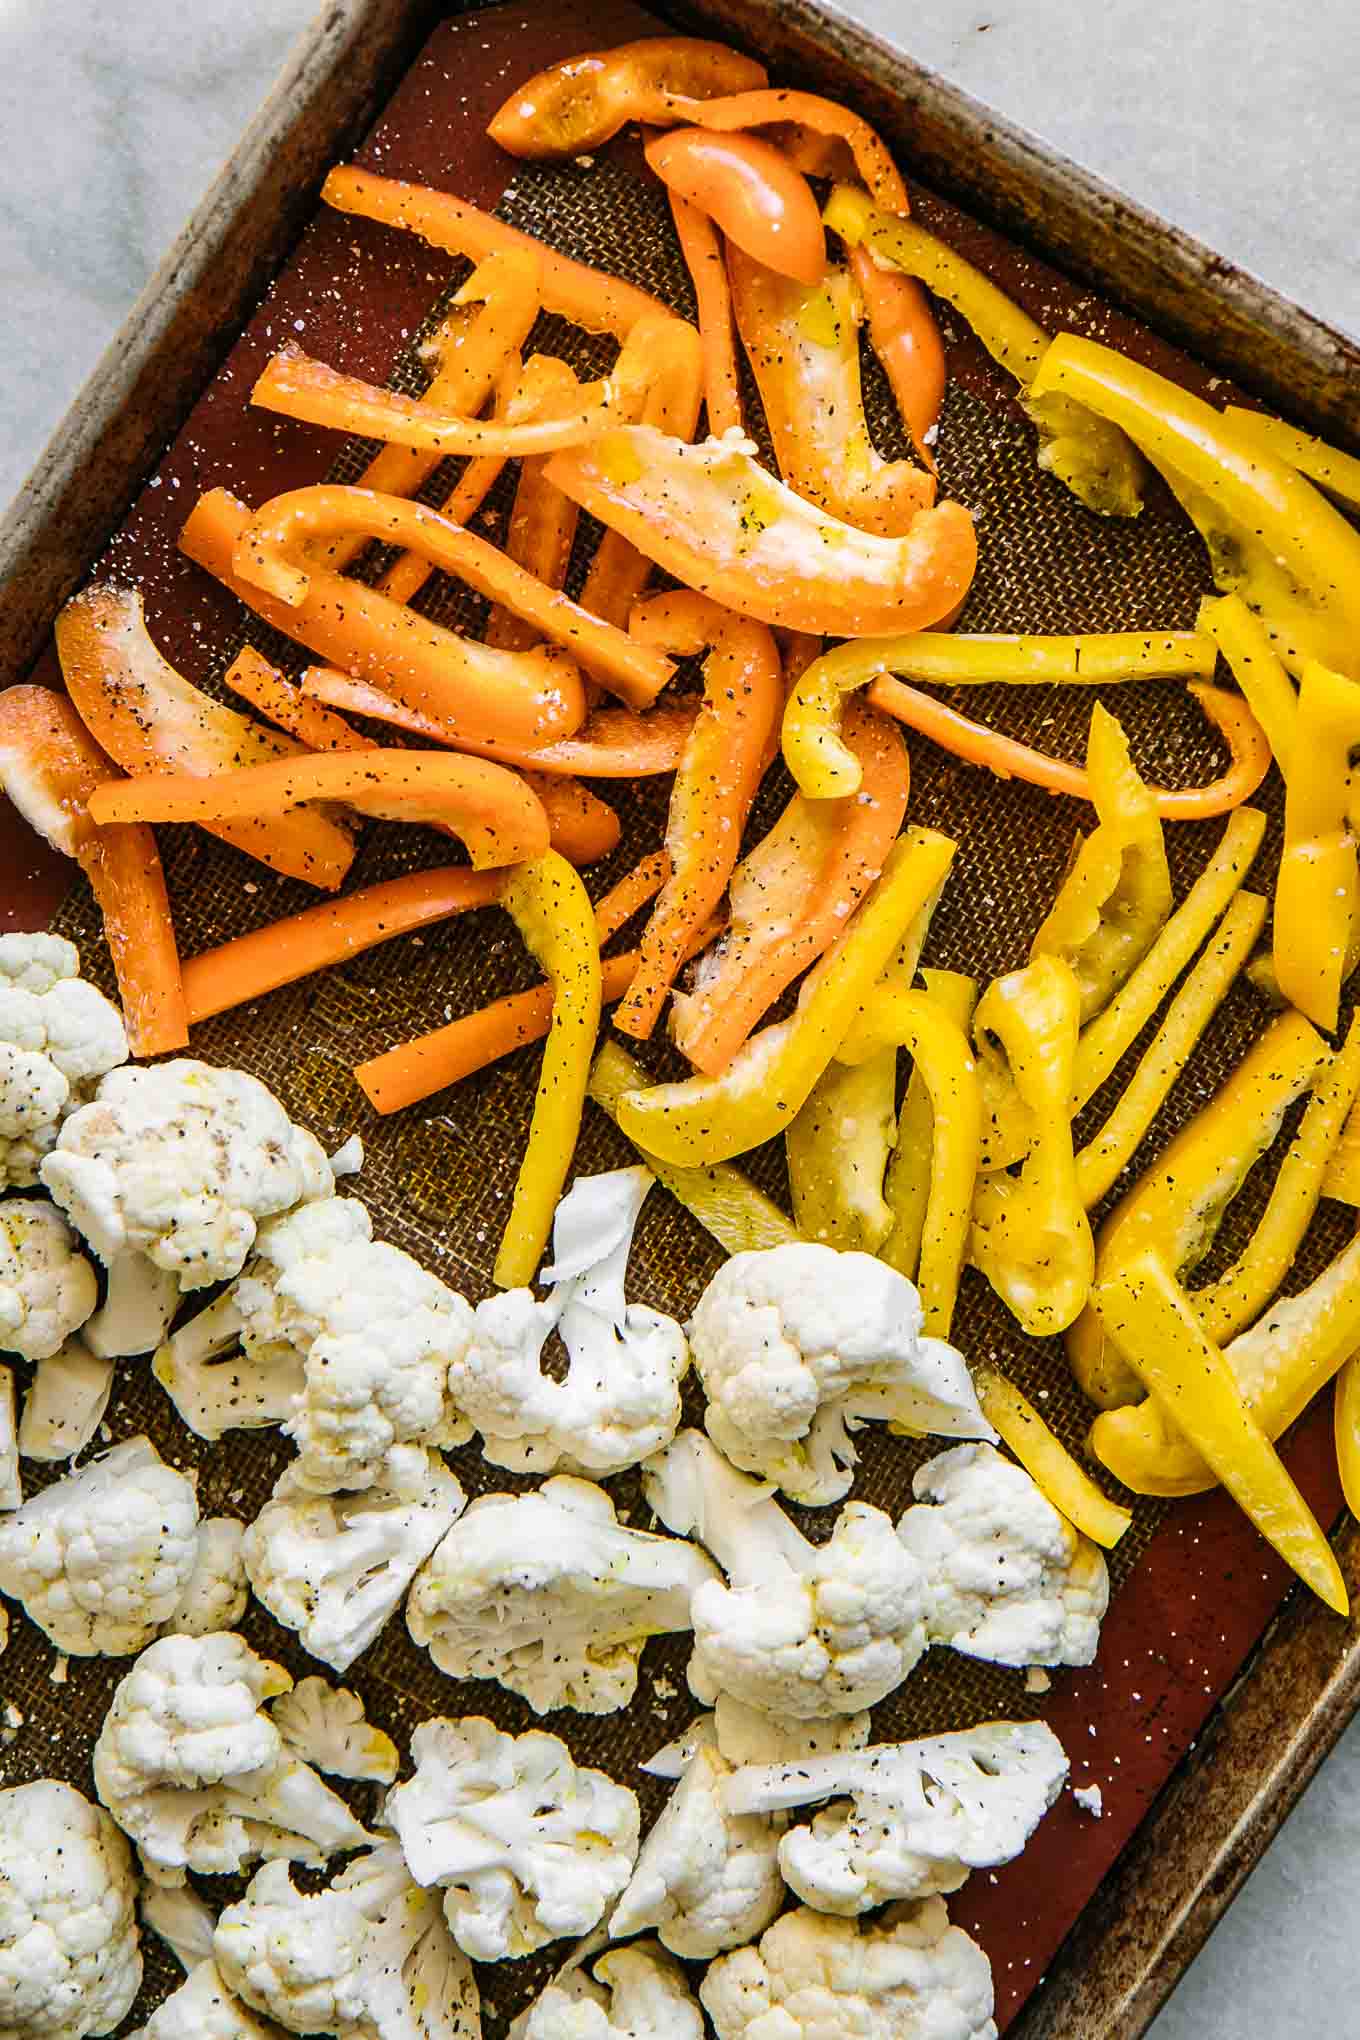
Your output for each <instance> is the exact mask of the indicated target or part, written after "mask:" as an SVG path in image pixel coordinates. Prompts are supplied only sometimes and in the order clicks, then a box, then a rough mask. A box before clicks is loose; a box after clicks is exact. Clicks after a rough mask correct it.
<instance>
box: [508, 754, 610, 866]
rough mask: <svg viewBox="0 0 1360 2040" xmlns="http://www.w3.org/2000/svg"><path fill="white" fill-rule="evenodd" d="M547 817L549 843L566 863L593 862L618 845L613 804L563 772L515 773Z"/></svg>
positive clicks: (525, 771) (606, 854)
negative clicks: (609, 803)
mask: <svg viewBox="0 0 1360 2040" xmlns="http://www.w3.org/2000/svg"><path fill="white" fill-rule="evenodd" d="M518 776H519V777H520V778H521V779H522V780H523V782H524V784H525V785H526V786H527V787H528V789H529V791H530V792H531V793H532V794H533V796H534V798H535V800H537V801H538V802H539V804H540V806H541V807H542V809H543V812H544V814H545V815H546V816H547V818H548V842H549V843H550V845H551V846H552V848H553V849H554V850H555V851H556V852H557V854H558V856H559V857H565V858H566V860H567V862H568V864H578V865H579V864H595V863H597V862H598V860H599V859H600V858H601V857H607V856H608V855H609V853H610V851H611V850H616V849H617V848H618V843H619V837H620V835H621V834H622V826H621V824H620V822H619V818H618V816H617V815H616V814H615V812H614V810H613V808H612V807H610V806H609V805H608V804H607V803H606V802H605V801H602V800H601V799H600V797H599V795H598V794H594V793H592V792H591V790H590V788H589V787H588V786H582V784H581V782H580V780H579V779H571V778H568V777H567V775H566V774H565V773H553V772H534V771H531V770H522V771H521V772H520V773H519V775H518Z"/></svg>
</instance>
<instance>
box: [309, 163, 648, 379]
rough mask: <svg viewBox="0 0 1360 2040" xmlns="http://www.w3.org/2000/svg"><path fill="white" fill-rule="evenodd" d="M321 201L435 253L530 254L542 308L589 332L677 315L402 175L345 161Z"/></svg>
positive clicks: (621, 330)
mask: <svg viewBox="0 0 1360 2040" xmlns="http://www.w3.org/2000/svg"><path fill="white" fill-rule="evenodd" d="M321 196H322V198H323V199H324V200H325V202H326V204H327V205H330V206H334V208H335V210H336V211H337V212H342V213H351V214H355V213H357V214H358V215H359V217H360V218H361V219H366V220H377V221H379V222H380V223H381V224H382V225H383V226H387V227H399V228H401V229H402V231H403V232H405V233H408V234H417V235H419V237H420V239H421V240H422V241H428V242H429V244H430V246H431V247H432V248H443V249H444V250H445V251H446V252H447V253H448V254H450V255H465V256H467V258H468V260H469V261H471V262H484V261H485V260H486V258H487V256H488V255H493V254H496V253H498V252H499V251H500V250H502V249H515V250H520V251H522V250H524V249H529V250H530V251H531V252H533V253H535V254H537V255H538V257H539V259H540V261H541V263H542V265H543V267H542V291H543V309H544V310H545V311H547V312H556V313H557V314H558V315H559V317H561V318H564V319H569V320H570V321H571V323H572V324H573V325H574V326H581V327H583V328H584V330H585V331H586V332H587V333H612V334H613V335H614V337H615V338H616V339H618V340H624V339H626V338H627V337H628V334H629V333H630V331H631V330H632V328H633V327H634V326H635V325H636V324H637V322H638V320H639V319H645V318H655V317H657V316H658V315H659V316H661V317H669V316H670V314H669V313H668V312H667V311H666V307H665V306H664V305H663V304H662V303H661V302H660V301H659V300H658V299H657V298H654V297H649V296H648V294H647V292H646V291H645V290H638V289H636V288H635V286H634V285H633V284H631V283H625V282H624V281H623V279H622V277H619V276H609V275H608V274H606V272H605V271H604V270H602V269H590V268H588V267H587V265H586V264H585V263H584V262H573V261H572V260H571V258H570V256H568V255H559V254H557V252H556V251H555V250H554V249H551V248H545V247H544V246H543V245H542V243H541V242H539V241H535V240H534V238H533V236H532V235H531V234H521V233H520V232H519V230H518V228H516V227H510V226H507V225H506V223H505V221H504V220H498V219H496V218H495V217H494V215H493V214H491V213H487V212H482V211H481V209H480V208H479V207H478V206H475V205H469V204H468V203H467V201H466V200H465V199H461V198H454V197H453V196H452V194H451V193H449V192H447V191H434V190H431V188H430V187H429V186H428V185H425V184H404V183H402V182H401V181H400V180H399V179H398V178H395V177H375V176H374V174H373V172H372V171H371V170H360V169H357V168H356V167H355V165H354V164H352V163H345V164H341V165H340V166H339V167H338V168H337V169H334V170H332V171H331V172H330V173H329V175H328V176H327V178H326V181H325V183H324V184H323V185H322V187H321Z"/></svg>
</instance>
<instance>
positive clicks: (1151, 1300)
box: [1091, 1248, 1349, 1615]
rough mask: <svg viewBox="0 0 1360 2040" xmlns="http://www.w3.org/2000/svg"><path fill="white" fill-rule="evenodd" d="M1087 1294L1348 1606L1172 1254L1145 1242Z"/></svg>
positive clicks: (1184, 1418)
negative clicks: (1170, 1263) (1167, 1258)
mask: <svg viewBox="0 0 1360 2040" xmlns="http://www.w3.org/2000/svg"><path fill="white" fill-rule="evenodd" d="M1091 1301H1092V1305H1093V1307H1094V1308H1095V1310H1096V1311H1097V1312H1098V1313H1099V1315H1100V1318H1101V1321H1102V1322H1103V1323H1104V1325H1105V1326H1106V1328H1107V1330H1108V1332H1109V1335H1110V1337H1111V1338H1112V1339H1115V1340H1117V1341H1118V1343H1119V1345H1120V1347H1121V1348H1122V1349H1123V1350H1124V1351H1125V1352H1126V1353H1127V1354H1128V1355H1129V1358H1130V1360H1131V1361H1132V1363H1133V1366H1134V1367H1135V1369H1136V1371H1137V1373H1138V1375H1139V1377H1140V1379H1141V1380H1142V1381H1143V1383H1144V1384H1145V1386H1146V1387H1147V1388H1148V1389H1149V1390H1150V1391H1152V1392H1153V1393H1155V1394H1156V1395H1158V1396H1159V1397H1160V1398H1161V1400H1162V1402H1163V1403H1164V1404H1165V1405H1166V1407H1167V1408H1168V1409H1169V1410H1170V1412H1171V1414H1172V1416H1173V1417H1174V1418H1175V1420H1176V1422H1177V1423H1178V1424H1179V1425H1180V1427H1181V1429H1182V1430H1183V1431H1184V1432H1185V1434H1186V1436H1187V1437H1188V1438H1189V1439H1190V1440H1191V1442H1192V1443H1193V1444H1194V1445H1195V1446H1196V1448H1197V1449H1198V1451H1199V1452H1200V1454H1201V1455H1202V1457H1203V1458H1204V1459H1205V1460H1206V1461H1207V1463H1208V1464H1209V1465H1210V1466H1211V1467H1212V1468H1213V1470H1214V1472H1215V1473H1216V1474H1217V1475H1218V1478H1219V1479H1220V1480H1221V1481H1222V1483H1223V1485H1224V1487H1226V1488H1227V1489H1228V1491H1229V1493H1230V1494H1231V1495H1232V1496H1233V1499H1234V1500H1235V1501H1236V1502H1237V1503H1238V1505H1239V1507H1240V1508H1242V1509H1243V1510H1244V1511H1245V1513H1246V1514H1247V1515H1248V1516H1249V1517H1250V1518H1251V1520H1252V1522H1253V1523H1255V1525H1256V1527H1257V1529H1258V1530H1259V1531H1260V1532H1261V1535H1262V1536H1263V1537H1265V1538H1266V1539H1267V1541H1268V1542H1269V1543H1271V1544H1273V1545H1274V1547H1275V1549H1276V1551H1278V1552H1279V1554H1280V1556H1281V1558H1282V1559H1284V1561H1285V1563H1286V1564H1287V1565H1289V1566H1292V1568H1293V1569H1294V1571H1295V1572H1296V1573H1297V1574H1298V1575H1299V1578H1300V1579H1301V1580H1303V1581H1304V1582H1305V1584H1306V1585H1308V1586H1310V1587H1311V1588H1312V1589H1313V1591H1314V1593H1315V1594H1317V1595H1318V1596H1319V1597H1320V1598H1321V1599H1322V1600H1323V1601H1325V1602H1326V1604H1327V1606H1328V1607H1329V1608H1334V1609H1335V1610H1336V1612H1337V1614H1339V1615H1344V1614H1346V1612H1347V1610H1348V1607H1349V1603H1348V1601H1347V1597H1346V1588H1345V1583H1344V1582H1343V1580H1342V1578H1341V1570H1340V1567H1339V1566H1338V1565H1337V1562H1336V1559H1335V1557H1334V1556H1333V1553H1332V1550H1331V1547H1330V1546H1329V1544H1328V1542H1327V1540H1326V1538H1325V1537H1324V1536H1323V1534H1322V1531H1321V1530H1320V1529H1319V1527H1318V1525H1317V1522H1316V1520H1315V1518H1314V1517H1313V1514H1312V1512H1311V1510H1310V1509H1309V1507H1308V1504H1307V1503H1306V1502H1305V1501H1304V1499H1303V1497H1302V1495H1301V1494H1300V1493H1299V1491H1298V1489H1297V1488H1296V1487H1295V1485H1294V1483H1293V1481H1292V1480H1291V1479H1290V1477H1289V1474H1288V1473H1287V1472H1286V1471H1285V1468H1284V1465H1283V1463H1282V1462H1281V1460H1280V1457H1279V1454H1278V1453H1277V1452H1276V1450H1275V1448H1274V1446H1273V1445H1272V1444H1271V1442H1270V1440H1269V1439H1268V1438H1267V1436H1266V1434H1265V1432H1264V1431H1263V1430H1262V1429H1261V1427H1260V1425H1259V1424H1258V1423H1257V1422H1256V1421H1255V1420H1254V1418H1253V1417H1252V1415H1251V1412H1250V1411H1249V1410H1248V1408H1247V1406H1246V1404H1245V1402H1244V1401H1243V1399H1242V1396H1241V1395H1240V1393H1239V1391H1238V1388H1237V1384H1236V1382H1235V1381H1234V1380H1233V1377H1232V1371H1231V1369H1230V1368H1229V1366H1228V1364H1227V1362H1226V1361H1225V1360H1224V1357H1223V1355H1222V1353H1221V1352H1220V1351H1219V1349H1218V1347H1217V1346H1216V1345H1215V1344H1214V1342H1213V1341H1212V1339H1210V1338H1209V1337H1208V1336H1207V1335H1206V1333H1205V1331H1204V1328H1203V1326H1202V1325H1201V1324H1200V1322H1199V1319H1198V1318H1197V1317H1196V1316H1195V1313H1194V1311H1193V1310H1192V1309H1191V1306H1190V1300H1189V1298H1188V1297H1187V1296H1186V1295H1185V1293H1184V1291H1183V1290H1181V1288H1180V1287H1179V1285H1178V1284H1177V1282H1176V1280H1175V1278H1174V1277H1173V1276H1172V1274H1171V1272H1170V1270H1169V1269H1168V1267H1167V1266H1166V1263H1165V1262H1164V1261H1163V1260H1162V1259H1161V1258H1160V1257H1159V1256H1158V1254H1157V1253H1156V1252H1155V1251H1153V1250H1152V1249H1151V1248H1148V1249H1145V1250H1144V1251H1143V1252H1142V1253H1139V1254H1136V1255H1135V1256H1134V1257H1133V1258H1132V1260H1130V1261H1127V1262H1124V1263H1122V1264H1121V1265H1120V1266H1119V1267H1118V1268H1117V1269H1115V1270H1114V1271H1113V1272H1112V1273H1110V1274H1109V1275H1108V1276H1102V1277H1101V1279H1100V1280H1099V1281H1098V1282H1097V1283H1096V1286H1095V1288H1094V1289H1093V1291H1092V1293H1091Z"/></svg>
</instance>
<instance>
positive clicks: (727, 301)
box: [648, 186, 742, 439]
mask: <svg viewBox="0 0 1360 2040" xmlns="http://www.w3.org/2000/svg"><path fill="white" fill-rule="evenodd" d="M666 196H667V198H668V199H669V200H670V207H671V218H672V219H673V220H674V222H675V232H676V236H677V238H678V240H679V242H680V253H681V254H682V255H683V256H684V258H685V267H686V269H688V271H689V277H690V282H691V283H692V284H693V286H694V304H695V309H696V311H697V312H698V315H699V343H700V346H701V347H702V349H703V358H704V409H705V410H706V411H707V413H708V429H709V432H710V434H711V435H712V436H713V437H714V438H715V439H721V437H722V435H723V433H724V432H731V431H733V430H736V431H740V430H741V426H742V411H741V388H740V385H739V384H738V381H737V346H736V340H735V338H734V336H733V331H732V293H731V291H730V290H729V289H728V286H727V268H726V265H725V264H724V262H723V252H722V242H721V240H720V239H719V236H718V230H717V228H716V227H715V226H714V224H713V222H712V220H711V219H710V218H709V216H708V214H707V213H706V212H700V210H699V208H698V206H697V205H692V204H691V203H690V201H689V199H687V198H684V197H682V196H681V194H680V193H679V192H678V191H676V190H674V189H673V188H671V187H669V186H668V187H667V191H666ZM651 422H652V421H651V420H648V423H651ZM687 436H690V437H692V436H693V435H692V434H690V435H687Z"/></svg>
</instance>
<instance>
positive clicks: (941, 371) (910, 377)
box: [849, 248, 945, 474]
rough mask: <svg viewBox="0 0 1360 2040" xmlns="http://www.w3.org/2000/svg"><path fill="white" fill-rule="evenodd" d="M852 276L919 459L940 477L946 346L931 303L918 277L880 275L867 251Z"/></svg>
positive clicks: (858, 256) (854, 253) (855, 260)
mask: <svg viewBox="0 0 1360 2040" xmlns="http://www.w3.org/2000/svg"><path fill="white" fill-rule="evenodd" d="M849 267H850V274H851V277H852V278H853V279H854V285H855V289H856V290H857V291H858V293H859V300H860V303H861V304H862V305H863V307H864V316H865V319H866V321H867V323H868V327H869V345H870V346H871V347H872V348H873V350H874V353H875V354H876V355H877V357H878V362H879V366H880V367H881V368H882V370H883V373H884V375H886V376H887V378H888V385H889V387H890V389H891V390H892V393H893V396H894V398H895V399H896V402H897V408H898V410H899V411H900V412H901V414H902V423H903V424H904V425H905V426H906V428H907V433H908V436H909V437H910V439H911V443H912V445H913V446H914V447H915V449H916V453H917V457H918V458H919V459H920V461H921V462H922V463H923V465H924V466H925V467H926V468H927V470H928V471H929V472H930V473H931V474H934V473H935V455H934V451H933V449H932V441H933V439H934V437H935V428H936V426H937V425H938V423H939V418H940V406H941V404H942V403H943V402H944V385H945V364H944V344H943V342H942V341H941V339H940V329H939V327H938V325H937V324H936V323H935V314H934V313H933V312H932V311H931V309H930V300H929V298H928V297H927V296H926V294H925V291H924V290H923V289H922V288H921V285H920V284H919V283H918V282H917V280H916V278H915V277H914V276H898V275H895V274H893V273H892V272H891V271H889V270H886V269H880V268H879V266H878V264H877V263H876V262H875V261H874V258H873V256H872V255H871V254H870V253H869V251H868V249H867V248H852V249H851V250H850V264H849Z"/></svg>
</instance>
